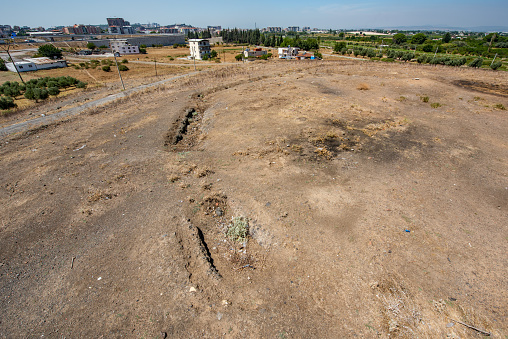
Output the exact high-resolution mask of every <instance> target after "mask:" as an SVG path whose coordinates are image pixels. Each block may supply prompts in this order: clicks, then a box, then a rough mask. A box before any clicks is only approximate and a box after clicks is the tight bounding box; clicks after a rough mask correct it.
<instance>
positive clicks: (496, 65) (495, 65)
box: [490, 61, 503, 71]
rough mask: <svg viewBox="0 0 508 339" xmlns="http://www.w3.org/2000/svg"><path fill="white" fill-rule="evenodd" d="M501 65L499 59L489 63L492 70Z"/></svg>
mask: <svg viewBox="0 0 508 339" xmlns="http://www.w3.org/2000/svg"><path fill="white" fill-rule="evenodd" d="M502 65H503V63H502V62H501V61H496V62H493V63H492V64H491V65H490V68H492V69H493V70H494V71H495V70H497V69H498V68H499V67H501V66H502Z"/></svg>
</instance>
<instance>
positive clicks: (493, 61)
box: [490, 53, 497, 66]
mask: <svg viewBox="0 0 508 339" xmlns="http://www.w3.org/2000/svg"><path fill="white" fill-rule="evenodd" d="M496 58H497V53H496V55H495V56H494V59H492V62H491V63H490V65H491V66H492V64H493V63H494V61H496Z"/></svg>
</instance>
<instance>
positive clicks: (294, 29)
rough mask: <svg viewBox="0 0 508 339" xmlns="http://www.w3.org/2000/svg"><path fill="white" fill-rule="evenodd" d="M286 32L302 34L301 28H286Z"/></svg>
mask: <svg viewBox="0 0 508 339" xmlns="http://www.w3.org/2000/svg"><path fill="white" fill-rule="evenodd" d="M286 31H288V32H300V27H299V26H291V27H288V28H286Z"/></svg>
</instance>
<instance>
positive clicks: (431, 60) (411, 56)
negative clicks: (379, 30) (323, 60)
mask: <svg viewBox="0 0 508 339" xmlns="http://www.w3.org/2000/svg"><path fill="white" fill-rule="evenodd" d="M333 49H334V52H336V53H341V54H342V55H349V54H353V55H354V56H355V57H358V56H362V57H369V58H377V59H378V60H379V59H381V58H383V57H384V56H385V55H386V59H382V60H384V61H393V60H396V59H397V60H400V61H404V62H407V61H412V60H415V59H416V61H417V62H418V63H420V64H426V63H428V64H431V65H446V66H457V67H459V66H463V65H465V64H466V63H467V58H465V57H461V58H457V57H450V56H444V57H443V56H436V57H434V56H432V55H429V54H420V55H419V54H416V53H414V52H412V51H401V50H395V49H389V50H387V51H385V53H383V52H382V51H380V50H376V49H374V48H368V47H362V46H354V47H353V48H352V49H348V48H347V46H346V43H345V42H338V43H335V45H334V48H333ZM482 65H483V59H482V58H476V59H474V60H472V61H471V62H470V63H469V64H468V66H470V67H475V68H479V67H482ZM501 66H502V62H501V61H496V62H492V63H491V64H490V68H491V69H493V70H497V69H498V68H499V67H501Z"/></svg>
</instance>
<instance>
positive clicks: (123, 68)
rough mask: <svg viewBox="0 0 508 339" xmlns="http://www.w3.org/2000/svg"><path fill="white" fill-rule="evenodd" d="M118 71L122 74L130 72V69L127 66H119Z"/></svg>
mask: <svg viewBox="0 0 508 339" xmlns="http://www.w3.org/2000/svg"><path fill="white" fill-rule="evenodd" d="M118 70H119V71H121V72H125V71H128V70H129V67H127V66H125V65H123V64H122V65H118Z"/></svg>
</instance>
